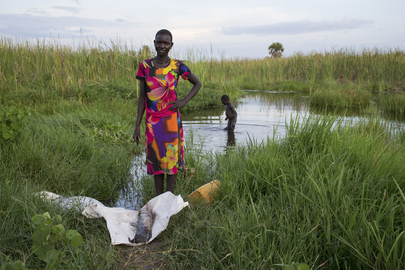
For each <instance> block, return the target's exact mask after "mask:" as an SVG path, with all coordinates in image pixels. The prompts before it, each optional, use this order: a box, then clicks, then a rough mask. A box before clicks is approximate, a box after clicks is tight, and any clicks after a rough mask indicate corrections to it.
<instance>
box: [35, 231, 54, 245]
mask: <svg viewBox="0 0 405 270" xmlns="http://www.w3.org/2000/svg"><path fill="white" fill-rule="evenodd" d="M49 233H50V230H49V231H44V230H40V229H36V230H35V231H34V233H33V234H32V241H33V242H34V243H38V244H42V243H44V242H46V238H47V236H48V235H49Z"/></svg>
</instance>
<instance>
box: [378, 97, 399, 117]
mask: <svg viewBox="0 0 405 270" xmlns="http://www.w3.org/2000/svg"><path fill="white" fill-rule="evenodd" d="M378 103H379V105H380V107H381V108H382V109H383V110H384V111H386V112H389V113H394V114H398V115H401V116H405V95H404V94H403V93H401V94H398V93H393V94H386V95H384V96H383V97H382V98H379V99H378Z"/></svg>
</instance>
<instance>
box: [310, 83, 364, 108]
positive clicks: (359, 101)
mask: <svg viewBox="0 0 405 270" xmlns="http://www.w3.org/2000/svg"><path fill="white" fill-rule="evenodd" d="M309 99H310V102H311V105H315V106H326V107H360V106H362V107H365V106H368V105H369V104H370V99H371V93H370V92H369V91H367V90H365V89H364V88H362V87H360V86H358V85H353V84H345V85H339V84H332V85H328V86H326V87H325V88H324V87H322V86H321V87H320V88H317V89H315V90H314V91H312V92H311V93H310V95H309Z"/></svg>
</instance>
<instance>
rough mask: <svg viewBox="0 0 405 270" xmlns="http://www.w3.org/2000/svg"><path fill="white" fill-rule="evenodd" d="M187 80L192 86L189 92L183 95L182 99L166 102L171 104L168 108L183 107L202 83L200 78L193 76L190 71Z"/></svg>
mask: <svg viewBox="0 0 405 270" xmlns="http://www.w3.org/2000/svg"><path fill="white" fill-rule="evenodd" d="M188 80H189V81H190V82H191V83H192V84H193V87H192V88H191V90H190V92H189V93H188V94H187V96H185V97H184V98H183V99H176V100H175V101H172V102H169V103H167V104H168V105H169V104H173V105H172V106H171V107H170V109H169V110H171V111H173V110H180V109H181V108H183V107H184V106H185V105H186V104H187V103H188V102H189V101H190V100H191V99H192V98H193V97H194V96H195V95H196V94H197V93H198V91H199V90H200V88H201V86H202V84H201V82H200V80H199V79H198V78H197V76H195V75H194V74H193V73H191V75H190V77H189V78H188Z"/></svg>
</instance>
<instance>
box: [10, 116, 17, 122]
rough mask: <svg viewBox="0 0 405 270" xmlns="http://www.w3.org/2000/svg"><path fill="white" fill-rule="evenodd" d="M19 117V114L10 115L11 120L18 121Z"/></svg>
mask: <svg viewBox="0 0 405 270" xmlns="http://www.w3.org/2000/svg"><path fill="white" fill-rule="evenodd" d="M17 120H18V119H17V116H15V115H11V116H10V121H11V122H16V121H17Z"/></svg>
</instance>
